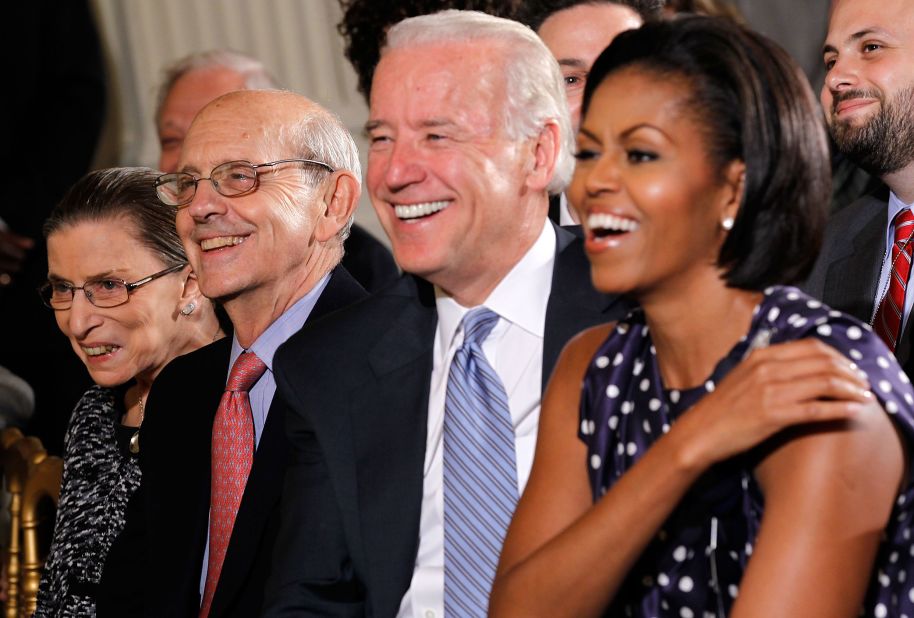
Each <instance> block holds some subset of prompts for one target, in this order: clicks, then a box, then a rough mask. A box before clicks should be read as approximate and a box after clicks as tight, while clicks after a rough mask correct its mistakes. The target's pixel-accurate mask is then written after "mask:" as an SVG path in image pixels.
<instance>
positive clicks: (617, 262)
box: [568, 69, 736, 298]
mask: <svg viewBox="0 0 914 618" xmlns="http://www.w3.org/2000/svg"><path fill="white" fill-rule="evenodd" d="M690 94H691V93H690V91H689V89H688V87H687V85H686V82H685V81H684V80H682V79H669V78H668V77H666V78H658V77H655V76H653V75H650V74H648V73H645V72H643V71H642V72H638V71H637V69H623V70H621V71H619V72H618V73H614V74H612V75H610V76H609V77H607V78H606V79H605V80H604V82H603V83H602V84H601V85H600V86H599V87H598V88H597V89H596V91H595V92H594V95H593V98H592V99H591V103H590V107H589V110H588V112H587V114H586V116H585V118H584V121H583V123H582V126H581V131H580V133H579V134H578V155H577V156H578V164H577V167H576V168H575V173H574V179H573V180H572V183H571V187H570V189H569V193H568V195H569V198H570V200H571V202H572V204H573V205H574V207H575V209H576V210H577V212H578V215H579V216H580V217H581V221H583V222H584V228H585V248H586V250H587V254H588V257H589V258H590V261H591V265H592V276H593V281H594V285H595V286H596V287H597V289H599V290H602V291H606V292H624V293H631V294H633V296H634V297H636V298H641V297H644V296H645V295H647V294H650V293H652V292H654V291H655V290H658V289H661V288H664V287H668V286H669V285H670V284H673V285H688V284H689V282H690V281H692V280H693V279H695V278H696V277H697V278H707V277H708V276H709V275H710V276H713V277H715V278H718V277H719V274H720V269H719V267H718V266H717V265H716V261H717V256H718V253H719V251H720V246H721V243H722V242H723V239H724V232H723V231H722V228H721V221H722V220H723V219H724V218H725V217H728V216H735V214H736V213H735V205H734V204H733V203H732V202H731V198H732V195H731V193H732V191H731V190H730V189H729V188H728V186H727V185H726V184H725V183H724V182H723V181H722V176H721V174H720V173H719V172H718V171H717V169H716V167H715V166H713V165H712V163H711V162H710V160H709V158H708V154H707V152H706V151H707V147H706V145H705V137H704V135H703V132H702V127H701V126H700V125H699V124H698V122H697V121H696V120H695V117H694V116H693V115H692V114H691V113H689V112H690V110H689V106H690V105H694V103H691V102H690V101H689V97H690ZM720 285H723V282H722V281H720Z"/></svg>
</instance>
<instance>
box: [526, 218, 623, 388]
mask: <svg viewBox="0 0 914 618" xmlns="http://www.w3.org/2000/svg"><path fill="white" fill-rule="evenodd" d="M554 227H555V234H556V255H555V266H554V267H553V270H552V291H551V292H550V294H549V302H548V304H547V305H546V330H545V334H544V337H543V382H542V386H543V389H544V390H545V388H546V384H547V383H548V382H549V376H550V375H551V373H552V369H553V368H554V367H555V363H556V361H557V360H558V358H559V354H560V353H561V351H562V348H563V347H564V346H565V344H566V343H567V342H568V340H569V339H571V338H572V337H573V336H574V335H575V334H577V333H579V332H580V331H582V330H584V329H586V328H589V327H591V326H595V325H597V324H602V323H604V322H608V321H610V320H613V319H618V318H621V317H623V316H624V315H625V313H626V312H627V311H628V308H629V307H630V304H629V303H628V302H627V301H624V300H622V299H621V298H620V297H618V296H610V295H606V294H601V293H599V292H597V291H596V290H595V289H594V287H593V283H592V282H591V280H590V262H589V261H588V260H587V256H586V255H585V254H584V250H583V248H582V246H581V241H580V240H579V239H578V238H576V237H575V236H574V235H573V234H571V233H569V232H568V231H567V230H565V229H563V228H560V227H558V226H554Z"/></svg>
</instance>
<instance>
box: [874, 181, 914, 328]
mask: <svg viewBox="0 0 914 618" xmlns="http://www.w3.org/2000/svg"><path fill="white" fill-rule="evenodd" d="M911 207H912V206H911V205H910V204H905V203H904V202H902V201H901V200H900V199H899V198H898V196H897V195H895V193H894V192H891V193H889V221H888V224H887V228H886V232H885V253H884V254H883V257H882V270H881V271H880V273H879V285H878V286H877V287H876V298H875V299H874V301H873V315H872V316H871V317H870V324H872V323H873V322H874V321H875V319H876V312H877V311H878V310H879V303H880V301H882V299H883V297H884V296H885V295H886V292H888V290H889V276H890V275H891V273H892V243H894V242H895V227H894V226H893V225H892V220H893V219H895V215H897V214H898V213H900V212H901V211H902V210H904V209H905V208H911ZM912 242H914V240H912ZM900 257H901V256H899V258H900ZM912 306H914V292H911V293H910V294H907V293H906V294H905V295H904V315H903V316H902V317H901V330H900V331H899V335H900V334H901V333H903V332H904V327H905V324H907V323H908V316H910V315H911V307H912Z"/></svg>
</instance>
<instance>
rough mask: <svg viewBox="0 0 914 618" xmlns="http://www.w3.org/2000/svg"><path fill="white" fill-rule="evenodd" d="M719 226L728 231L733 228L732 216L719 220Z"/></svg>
mask: <svg viewBox="0 0 914 618" xmlns="http://www.w3.org/2000/svg"><path fill="white" fill-rule="evenodd" d="M720 227H722V228H724V229H725V230H727V231H728V232H729V231H730V230H732V229H733V217H725V218H724V220H723V221H721V222H720Z"/></svg>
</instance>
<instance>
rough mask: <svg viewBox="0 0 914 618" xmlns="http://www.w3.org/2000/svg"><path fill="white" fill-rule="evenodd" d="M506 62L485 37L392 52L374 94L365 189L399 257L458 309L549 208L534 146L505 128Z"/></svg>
mask: <svg viewBox="0 0 914 618" xmlns="http://www.w3.org/2000/svg"><path fill="white" fill-rule="evenodd" d="M505 55H506V51H505V50H504V49H503V48H502V47H501V46H499V45H498V44H497V43H487V42H485V41H483V42H475V43H474V44H472V45H469V44H458V43H444V44H435V45H423V46H421V47H413V48H408V49H393V50H390V51H388V52H387V53H386V54H385V55H384V56H383V57H382V59H381V62H380V64H379V65H378V69H377V71H376V72H375V76H374V82H373V85H372V89H371V114H370V120H369V122H368V124H367V127H368V131H369V136H370V141H371V149H370V151H369V154H368V173H367V186H368V190H369V192H370V195H371V201H372V205H373V206H374V208H375V211H376V212H377V214H378V218H379V219H380V221H381V224H382V225H383V227H384V230H385V231H386V232H387V235H388V236H389V237H390V241H391V245H392V247H393V252H394V257H395V258H396V260H397V263H398V264H399V265H400V266H401V267H402V268H403V270H405V271H407V272H411V273H414V274H417V275H420V276H422V277H424V278H426V279H428V280H429V281H431V282H432V283H435V284H436V285H439V286H440V287H442V288H443V289H444V290H446V291H447V292H449V293H450V294H452V295H454V296H455V297H458V298H459V299H461V302H463V303H464V304H466V303H478V302H482V300H484V299H485V297H486V296H487V295H488V292H490V291H491V290H492V289H493V288H494V287H495V285H497V283H498V282H499V281H500V280H501V278H502V277H503V276H504V275H505V274H507V272H508V271H509V270H510V269H511V267H513V265H514V264H515V263H517V261H518V260H519V259H520V258H521V257H522V256H523V255H524V253H525V252H526V251H527V249H529V247H530V246H531V245H532V244H533V242H534V241H535V240H536V238H537V237H538V236H539V234H540V232H541V231H542V229H543V225H544V224H545V219H546V210H547V208H548V203H547V196H546V192H545V187H546V185H545V184H544V183H543V182H541V180H542V179H541V177H540V176H541V174H539V173H535V172H534V168H536V167H537V161H536V157H537V155H536V151H537V139H536V138H529V139H523V138H511V137H509V136H508V135H506V132H505V129H504V124H505V122H504V117H505V114H506V102H505V89H504V84H505V80H504V77H503V74H504V67H503V66H502V64H503V57H504V56H505ZM499 60H502V62H501V63H499ZM550 166H551V163H550ZM547 176H548V177H547V178H546V179H545V181H546V183H548V181H549V179H550V178H551V167H550V171H549V172H548V174H547Z"/></svg>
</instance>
